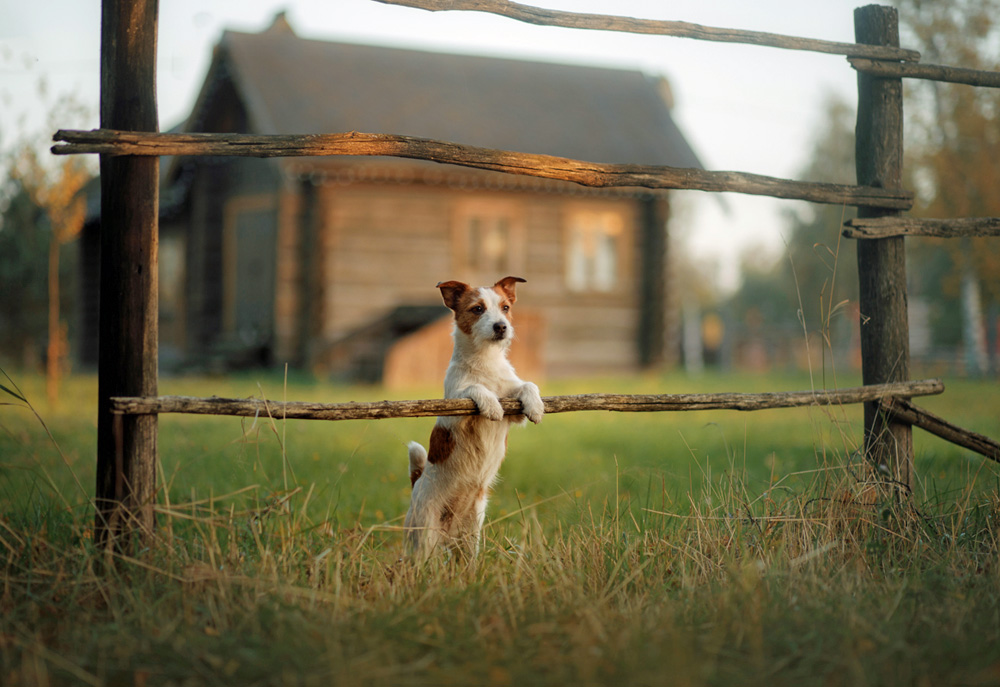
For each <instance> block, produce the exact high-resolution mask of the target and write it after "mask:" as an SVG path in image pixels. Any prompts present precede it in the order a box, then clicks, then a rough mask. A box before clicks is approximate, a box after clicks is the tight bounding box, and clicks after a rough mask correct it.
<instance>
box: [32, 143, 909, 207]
mask: <svg viewBox="0 0 1000 687" xmlns="http://www.w3.org/2000/svg"><path fill="white" fill-rule="evenodd" d="M54 138H55V140H56V141H63V142H65V145H56V146H53V147H52V152H53V153H54V154H56V155H70V154H85V153H99V154H102V155H138V156H144V155H213V156H245V157H295V156H320V155H367V156H389V157H401V158H412V159H420V160H430V161H432V162H439V163H446V164H453V165H460V166H463V167H471V168H475V169H488V170H492V171H496V172H505V173H507V174H519V175H526V176H535V177H542V178H546V179H558V180H561V181H570V182H573V183H576V184H580V185H581V186H589V187H595V188H607V187H622V186H638V187H643V188H652V189H687V190H696V191H712V192H731V193H745V194H749V195H762V196H771V197H774V198H787V199H792V200H806V201H810V202H814V203H829V204H834V205H851V206H860V205H866V206H868V207H873V208H886V209H897V210H908V209H909V208H910V207H912V205H913V194H912V193H910V192H908V191H904V190H902V189H895V188H894V189H893V190H886V189H884V188H875V187H871V186H849V185H842V184H823V183H813V182H804V181H791V180H788V179H777V178H774V177H767V176H762V175H759V174H748V173H745V172H712V171H706V170H702V169H682V168H676V167H661V166H653V165H626V164H602V163H596V162H584V161H581V160H572V159H569V158H563V157H555V156H552V155H537V154H531V153H517V152H511V151H504V150H494V149H491V148H479V147H476V146H467V145H460V144H457V143H448V142H445V141H435V140H431V139H426V138H417V137H413V136H397V135H392V134H365V133H359V132H356V131H353V132H349V133H342V134H308V135H297V136H279V135H272V136H258V135H250V134H149V133H142V132H136V131H120V130H119V131H113V130H108V129H98V130H94V131H66V130H63V131H58V132H57V133H56V134H55V137H54Z"/></svg>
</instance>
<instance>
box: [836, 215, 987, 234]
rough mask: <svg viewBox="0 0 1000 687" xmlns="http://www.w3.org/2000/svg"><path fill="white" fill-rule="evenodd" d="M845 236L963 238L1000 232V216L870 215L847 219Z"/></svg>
mask: <svg viewBox="0 0 1000 687" xmlns="http://www.w3.org/2000/svg"><path fill="white" fill-rule="evenodd" d="M844 227H845V229H844V232H843V234H844V236H845V237H846V238H849V239H880V238H888V237H890V236H933V237H935V238H961V237H967V236H1000V217H965V218H962V219H920V218H915V217H870V218H867V219H851V220H848V221H847V222H844Z"/></svg>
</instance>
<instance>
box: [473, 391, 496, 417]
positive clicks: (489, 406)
mask: <svg viewBox="0 0 1000 687" xmlns="http://www.w3.org/2000/svg"><path fill="white" fill-rule="evenodd" d="M472 400H473V401H475V402H476V407H477V408H479V414H480V415H482V416H483V417H485V418H487V419H489V420H494V421H496V422H499V421H500V420H502V419H503V406H502V405H500V399H499V398H497V397H496V396H487V395H485V394H484V395H482V396H480V397H477V398H474V399H472Z"/></svg>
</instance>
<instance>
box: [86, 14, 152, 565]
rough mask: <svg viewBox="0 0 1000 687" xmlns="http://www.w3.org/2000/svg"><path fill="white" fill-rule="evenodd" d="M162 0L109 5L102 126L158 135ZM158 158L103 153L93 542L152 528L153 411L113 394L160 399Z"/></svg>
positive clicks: (119, 541) (103, 60)
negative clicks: (118, 402) (115, 410)
mask: <svg viewBox="0 0 1000 687" xmlns="http://www.w3.org/2000/svg"><path fill="white" fill-rule="evenodd" d="M157 11H158V0H103V2H102V7H101V127H103V128H106V129H124V130H131V131H157V129H158V124H157V113H156V29H157ZM158 186H159V158H156V157H113V156H110V155H102V156H101V292H100V338H99V341H100V352H99V357H98V374H99V380H98V419H97V490H96V499H95V500H96V506H97V513H96V518H95V527H94V530H95V541H96V542H97V543H98V544H99V545H100V546H102V547H106V546H109V545H111V544H123V543H124V540H123V539H120V537H123V536H127V535H128V534H130V533H131V532H133V531H136V530H138V531H139V532H140V533H143V534H149V533H151V532H152V530H153V525H154V516H153V500H154V498H155V493H156V458H157V457H156V430H157V418H156V415H138V416H134V415H133V416H124V417H122V416H112V415H111V413H110V403H109V399H110V398H111V397H112V396H151V395H153V396H155V395H156V393H157V389H156V387H157V335H158V332H157V244H158V213H159V195H158Z"/></svg>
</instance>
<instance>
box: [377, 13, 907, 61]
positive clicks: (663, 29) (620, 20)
mask: <svg viewBox="0 0 1000 687" xmlns="http://www.w3.org/2000/svg"><path fill="white" fill-rule="evenodd" d="M376 2H381V3H383V4H386V5H400V6H403V7H413V8H416V9H421V10H429V11H431V12H441V11H448V10H463V11H471V12H489V13H491V14H497V15H500V16H503V17H507V18H509V19H516V20H517V21H521V22H525V23H527V24H536V25H541V26H558V27H562V28H568V29H591V30H597V31H620V32H624V33H640V34H653V35H657V36H674V37H677V38H694V39H697V40H703V41H715V42H719V43H744V44H747V45H760V46H766V47H771V48H785V49H789V50H807V51H810V52H820V53H826V54H830V55H849V56H858V57H869V58H872V59H884V60H906V61H912V62H916V61H917V60H919V59H920V53H918V52H917V51H915V50H905V49H901V48H892V47H885V46H875V45H861V44H858V43H838V42H835V41H824V40H817V39H813V38H799V37H797V36H784V35H781V34H776V33H765V32H761V31H740V30H736V29H723V28H716V27H712V26H701V25H699V24H692V23H689V22H683V21H664V20H659V19H637V18H634V17H620V16H612V15H607V14H584V13H576V12H561V11H558V10H549V9H544V8H541V7H533V6H531V5H522V4H520V3H516V2H508V0H376Z"/></svg>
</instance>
